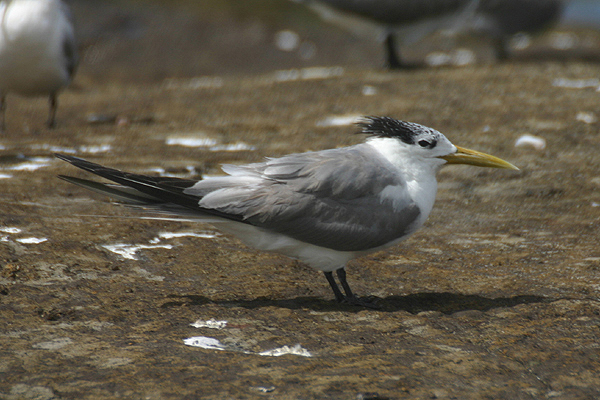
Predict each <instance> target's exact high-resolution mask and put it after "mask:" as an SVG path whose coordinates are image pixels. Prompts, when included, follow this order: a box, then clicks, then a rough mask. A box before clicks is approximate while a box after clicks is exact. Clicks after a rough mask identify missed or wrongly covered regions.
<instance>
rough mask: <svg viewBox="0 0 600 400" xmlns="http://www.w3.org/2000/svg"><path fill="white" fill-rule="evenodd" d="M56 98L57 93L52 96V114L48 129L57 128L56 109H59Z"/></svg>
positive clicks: (49, 116) (49, 117)
mask: <svg viewBox="0 0 600 400" xmlns="http://www.w3.org/2000/svg"><path fill="white" fill-rule="evenodd" d="M56 97H57V96H56V93H52V94H51V95H50V114H49V115H48V128H50V129H52V128H54V127H56V108H57V107H58V100H57V98H56Z"/></svg>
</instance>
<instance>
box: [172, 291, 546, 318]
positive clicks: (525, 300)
mask: <svg viewBox="0 0 600 400" xmlns="http://www.w3.org/2000/svg"><path fill="white" fill-rule="evenodd" d="M169 297H170V298H171V299H172V300H171V301H167V302H165V303H163V304H162V305H161V308H170V307H179V306H182V305H184V304H185V305H188V306H202V305H205V304H210V303H211V304H218V305H221V306H225V307H243V308H248V309H255V308H262V307H279V308H287V309H290V310H297V309H311V310H315V311H347V312H359V311H362V310H365V309H367V308H365V307H361V306H353V305H348V304H344V303H338V302H336V301H335V300H326V299H321V298H317V297H296V298H293V299H271V298H267V297H258V298H256V299H252V300H212V299H209V298H208V297H204V296H199V295H171V296H169ZM365 300H368V301H369V302H373V303H374V304H375V305H376V306H377V307H376V311H382V312H395V311H407V312H409V313H411V314H418V313H420V312H424V311H438V312H441V313H443V314H453V313H457V312H461V311H487V310H490V309H493V308H500V307H514V306H516V305H519V304H532V303H544V302H550V301H553V299H551V298H548V297H542V296H533V295H521V296H513V297H498V298H488V297H482V296H478V295H470V294H458V293H447V292H444V293H432V292H425V293H415V294H409V295H406V296H388V297H384V298H380V297H369V298H367V299H365Z"/></svg>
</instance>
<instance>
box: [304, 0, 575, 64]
mask: <svg viewBox="0 0 600 400" xmlns="http://www.w3.org/2000/svg"><path fill="white" fill-rule="evenodd" d="M293 1H295V2H300V3H306V4H307V6H308V7H310V8H311V9H312V10H314V11H315V12H316V13H317V14H318V15H319V16H320V17H321V18H322V19H323V20H325V21H330V22H332V23H334V24H337V25H340V26H342V27H344V28H347V29H349V30H351V31H357V32H358V31H374V30H375V31H379V32H380V33H381V35H380V36H381V37H382V38H383V42H384V45H385V51H386V56H387V64H388V67H389V68H391V69H398V68H404V67H407V65H406V63H404V62H402V58H401V57H400V53H399V51H398V46H397V43H396V38H397V37H399V38H400V39H401V41H402V42H405V43H414V42H416V41H418V40H420V39H421V38H422V37H424V36H426V35H428V34H430V33H432V32H434V31H437V30H440V29H445V30H449V31H468V30H474V31H480V32H483V33H485V34H487V35H489V36H490V37H491V38H492V40H493V41H494V45H495V49H496V56H497V58H498V59H499V60H505V59H506V58H508V49H509V46H508V40H509V38H510V37H511V36H512V35H514V34H516V33H519V32H529V33H533V32H537V31H540V30H542V29H543V28H545V27H546V26H547V25H549V24H550V23H552V22H553V21H555V20H557V19H558V17H559V16H560V14H561V12H562V8H563V2H564V0H293ZM355 16H358V17H360V18H362V19H366V20H368V21H372V22H374V23H375V25H374V28H375V29H373V27H371V28H366V29H364V28H365V25H366V24H364V23H361V22H360V21H358V20H357V19H356V18H355Z"/></svg>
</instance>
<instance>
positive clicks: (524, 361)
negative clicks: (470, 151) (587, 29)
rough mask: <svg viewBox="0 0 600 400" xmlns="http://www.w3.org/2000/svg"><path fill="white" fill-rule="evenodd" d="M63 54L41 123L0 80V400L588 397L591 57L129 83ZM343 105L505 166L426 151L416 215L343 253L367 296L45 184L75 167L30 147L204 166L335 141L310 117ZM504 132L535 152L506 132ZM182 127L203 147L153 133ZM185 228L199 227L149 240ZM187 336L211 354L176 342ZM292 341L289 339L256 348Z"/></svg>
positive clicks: (126, 165) (593, 215) (593, 329)
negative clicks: (458, 163)
mask: <svg viewBox="0 0 600 400" xmlns="http://www.w3.org/2000/svg"><path fill="white" fill-rule="evenodd" d="M133 67H134V65H130V68H133ZM81 68H82V69H81V71H80V75H79V76H78V78H77V80H76V82H75V85H74V86H73V87H72V88H71V89H69V90H67V91H66V92H65V93H64V94H63V95H62V96H61V97H60V101H61V104H60V108H59V116H58V123H59V127H58V129H56V130H54V131H48V130H46V129H44V128H43V122H44V119H45V113H46V111H47V109H46V103H45V101H43V100H41V99H39V100H30V99H21V98H18V97H14V96H13V97H10V98H9V100H10V102H9V109H8V115H7V124H8V133H6V134H5V135H4V136H2V137H0V176H2V179H1V180H0V185H1V187H2V194H1V195H0V319H1V321H2V324H1V326H0V376H1V379H0V399H7V400H16V399H48V400H49V399H105V398H106V399H108V398H127V399H197V398H202V399H229V398H231V399H259V398H273V399H312V398H314V399H356V398H363V399H367V398H371V399H377V398H379V399H384V398H387V399H405V398H406V399H411V398H414V399H423V398H455V399H484V398H489V399H528V398H549V399H570V400H571V399H593V398H598V397H599V396H600V347H599V343H600V333H599V332H600V301H599V298H600V274H599V269H600V248H599V246H598V243H599V242H600V226H599V221H600V160H599V158H598V148H599V146H600V136H599V134H598V133H599V132H598V130H599V125H598V122H596V119H597V117H598V116H599V113H600V111H599V110H600V94H599V93H598V92H597V90H596V88H597V86H598V84H597V83H596V84H595V86H594V82H592V81H589V80H590V79H594V78H596V77H597V76H598V74H599V73H600V67H599V66H598V65H597V64H594V63H582V62H577V61H569V62H553V61H543V62H509V63H506V64H503V65H486V66H481V65H479V66H477V65H474V66H468V67H464V68H443V69H420V70H414V71H410V72H385V71H383V70H380V69H378V68H377V66H376V65H374V66H372V67H365V66H355V67H346V68H339V67H332V68H327V69H319V70H315V69H312V70H303V71H302V70H298V71H297V72H295V73H289V72H288V73H286V74H282V73H277V72H264V73H261V74H258V75H256V74H255V75H247V76H244V75H239V74H238V75H223V76H220V77H219V78H218V79H204V80H198V79H193V78H192V77H191V76H188V77H186V76H181V77H178V78H176V79H169V80H163V79H159V80H153V79H146V80H144V81H136V82H128V81H126V80H124V79H121V78H120V77H118V73H117V72H115V70H111V69H110V66H107V78H106V79H105V80H106V81H105V82H103V83H98V82H97V81H96V80H95V78H94V73H92V72H90V71H91V70H92V69H93V68H91V67H89V66H88V65H87V64H86V62H85V59H84V62H83V64H82V67H81ZM275 69H277V66H274V68H273V70H275ZM111 73H112V75H111ZM111 77H116V78H114V80H111ZM309 78H310V79H309ZM586 82H587V83H591V84H590V85H589V86H590V87H582V88H573V87H577V86H586V85H585V83H586ZM355 115H389V116H393V117H397V118H401V119H405V120H409V121H414V122H419V123H423V124H426V125H429V126H432V127H434V128H437V129H439V130H440V131H442V132H444V133H445V134H446V135H447V136H448V137H449V138H450V140H452V141H453V142H454V143H456V144H459V145H462V146H465V147H469V148H474V149H478V150H481V151H486V152H489V153H492V154H494V155H497V156H500V157H502V158H504V159H507V160H509V161H511V162H512V163H514V164H515V165H517V166H519V167H520V168H521V171H520V172H512V171H506V170H488V169H479V168H474V167H467V166H464V167H448V168H446V169H444V170H442V172H441V173H440V175H439V181H440V188H439V193H438V199H437V203H436V206H435V207H434V211H433V212H432V215H431V217H430V218H429V221H428V222H427V223H426V226H425V227H424V228H423V229H421V230H420V231H419V232H418V233H416V234H415V235H414V236H413V237H412V238H410V239H409V240H407V241H406V242H404V243H402V244H400V245H399V246H397V247H395V248H393V249H391V250H389V251H386V252H382V253H377V254H373V255H370V256H367V257H364V258H361V259H358V260H355V261H353V262H352V263H351V264H350V265H349V267H348V276H349V281H350V284H351V285H352V286H353V288H354V290H355V291H356V292H357V293H358V294H359V295H361V296H367V295H372V296H375V297H376V298H377V300H378V301H379V304H380V305H381V309H380V310H370V309H363V308H357V307H349V306H345V305H339V304H336V303H335V302H334V301H333V299H332V294H331V293H330V289H329V287H328V285H327V283H326V281H325V279H324V278H323V276H322V274H321V273H319V272H316V271H314V270H312V269H310V268H308V267H306V266H303V265H301V264H299V263H297V262H295V261H292V260H289V259H287V258H285V257H283V256H278V255H274V254H265V253H261V252H257V251H254V250H251V249H247V248H245V247H244V246H243V245H241V244H240V243H239V242H238V241H236V240H235V239H234V238H231V237H228V236H224V235H214V237H211V236H213V234H214V233H215V232H216V231H215V230H214V229H213V228H212V227H210V226H208V225H206V226H204V225H201V226H199V225H197V224H192V223H187V222H172V221H152V220H141V219H136V218H134V217H136V216H139V215H140V214H138V213H136V212H135V211H133V210H131V209H128V208H126V207H122V206H117V205H115V204H113V203H111V202H110V201H109V200H107V199H106V198H104V197H102V196H100V195H95V194H93V193H89V192H87V191H85V190H83V189H80V188H77V187H74V186H72V185H70V184H67V183H65V182H63V181H60V180H58V179H57V178H56V175H58V174H74V175H76V176H84V174H82V173H79V172H78V171H76V170H74V169H73V168H72V167H70V166H69V165H67V164H65V163H63V162H60V161H58V160H56V159H53V158H52V156H51V154H52V153H53V152H56V151H59V152H69V151H74V152H75V153H74V154H77V155H79V156H82V157H84V158H88V159H90V160H93V161H97V162H99V163H102V164H106V165H110V166H113V167H116V168H121V169H126V170H130V171H134V172H141V173H158V172H156V171H158V169H160V171H164V173H167V174H177V175H179V176H186V177H189V176H199V175H200V174H208V175H212V174H218V173H219V168H218V165H219V164H220V163H238V162H240V163H241V162H253V161H258V160H261V159H262V158H263V157H265V156H277V155H282V154H285V153H289V152H300V151H306V150H318V149H325V148H330V147H337V146H345V145H349V144H353V143H358V142H359V141H361V140H362V138H361V136H359V135H353V134H352V133H353V132H354V131H355V128H354V127H353V126H351V125H341V126H335V124H334V126H327V125H330V124H331V122H332V120H331V119H329V120H328V118H330V117H333V116H338V117H339V116H355ZM333 121H334V122H336V121H337V122H339V121H340V119H338V120H335V119H334V120H333ZM342 122H344V121H343V120H342ZM525 134H530V135H535V136H539V137H542V138H544V139H545V141H546V147H545V148H544V149H535V148H534V147H532V146H525V147H515V141H516V140H517V139H518V138H519V137H521V136H522V135H525ZM183 137H185V138H196V139H198V138H211V139H213V140H214V142H206V143H205V144H207V146H205V147H185V146H180V145H168V144H167V143H168V142H169V140H170V141H173V140H175V139H181V138H183ZM228 145H237V147H234V148H233V149H237V151H232V148H231V147H227V146H228ZM219 146H221V147H219ZM28 165H29V166H30V167H29V168H28V167H27V166H28ZM36 166H37V167H36ZM40 166H41V167H40ZM35 168H37V169H35ZM190 232H194V233H204V234H206V237H193V236H185V235H179V236H177V235H175V236H174V237H172V236H168V235H163V236H161V233H184V234H185V233H190ZM31 238H34V239H38V240H34V239H31ZM43 239H45V241H42V240H43ZM115 244H133V245H143V246H147V248H144V249H140V250H138V251H137V252H135V253H134V254H133V253H125V254H126V255H129V256H130V257H132V258H133V259H132V258H125V257H123V256H122V255H119V254H116V253H115V252H113V251H111V250H109V249H108V248H106V247H105V246H110V245H115ZM132 254H133V255H132ZM198 320H200V321H204V322H206V321H211V320H215V321H227V324H226V326H224V327H222V329H215V328H214V327H212V326H208V327H207V326H205V327H199V328H197V327H193V326H191V325H190V324H192V323H194V322H196V321H198ZM200 325H201V324H200ZM205 325H206V324H205ZM208 325H211V323H208ZM213 325H214V323H213ZM199 336H204V337H209V338H213V339H216V340H218V341H219V342H218V344H215V343H217V342H215V341H212V343H213V344H214V345H215V346H217V347H219V348H220V350H219V349H203V348H197V347H192V346H188V345H185V344H184V339H187V338H192V337H199ZM298 344H299V345H300V346H301V347H300V348H297V350H299V351H304V353H303V354H304V355H305V356H306V355H308V354H307V353H306V351H308V352H309V353H310V355H311V357H305V356H302V355H293V354H288V355H282V356H279V357H273V356H268V355H261V354H260V353H262V352H265V351H268V350H272V349H281V348H284V346H288V349H289V348H294V346H296V345H298ZM284 349H285V348H284Z"/></svg>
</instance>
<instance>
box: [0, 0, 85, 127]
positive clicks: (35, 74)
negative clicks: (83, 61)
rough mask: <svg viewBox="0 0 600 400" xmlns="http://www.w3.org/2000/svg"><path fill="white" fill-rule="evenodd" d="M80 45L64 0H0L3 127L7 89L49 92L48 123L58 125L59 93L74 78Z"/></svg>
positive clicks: (31, 93)
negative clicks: (78, 45) (77, 45)
mask: <svg viewBox="0 0 600 400" xmlns="http://www.w3.org/2000/svg"><path fill="white" fill-rule="evenodd" d="M76 65H77V48H76V45H75V34H74V29H73V23H72V19H71V13H70V11H69V8H68V7H67V5H66V4H65V3H63V2H62V1H60V0H4V1H0V132H2V131H4V130H5V127H6V126H5V112H6V95H7V93H8V92H15V93H18V94H21V95H24V96H38V95H49V96H50V113H49V116H48V121H47V125H48V127H49V128H53V127H54V126H55V121H56V108H57V106H58V102H57V95H58V92H59V90H60V89H62V88H63V87H65V86H66V85H67V84H68V83H69V82H70V81H71V79H72V78H73V74H74V73H75V66H76Z"/></svg>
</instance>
